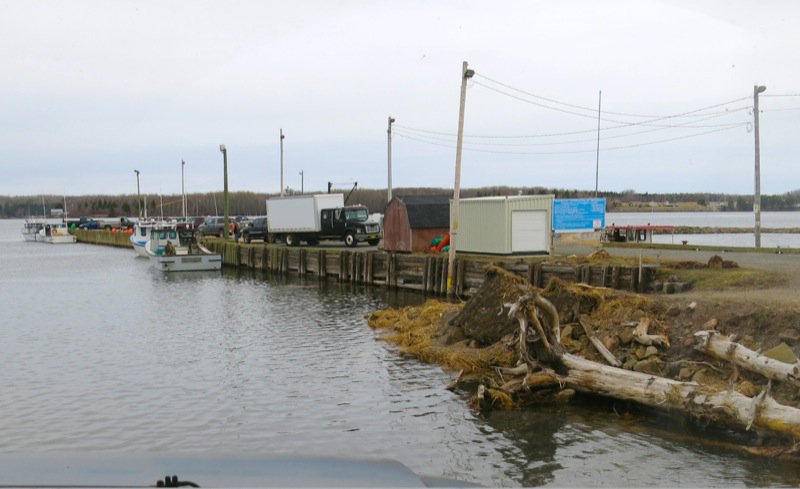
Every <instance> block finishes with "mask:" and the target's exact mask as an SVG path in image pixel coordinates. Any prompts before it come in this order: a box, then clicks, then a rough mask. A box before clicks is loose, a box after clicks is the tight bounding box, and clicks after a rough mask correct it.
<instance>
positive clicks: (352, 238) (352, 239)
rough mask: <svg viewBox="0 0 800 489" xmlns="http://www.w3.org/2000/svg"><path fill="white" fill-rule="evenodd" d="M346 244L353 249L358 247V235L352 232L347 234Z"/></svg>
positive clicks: (345, 236) (345, 237)
mask: <svg viewBox="0 0 800 489" xmlns="http://www.w3.org/2000/svg"><path fill="white" fill-rule="evenodd" d="M344 244H346V245H347V246H349V247H350V248H352V247H354V246H355V245H357V244H358V241H356V235H355V234H353V233H352V232H348V233H347V234H345V235H344Z"/></svg>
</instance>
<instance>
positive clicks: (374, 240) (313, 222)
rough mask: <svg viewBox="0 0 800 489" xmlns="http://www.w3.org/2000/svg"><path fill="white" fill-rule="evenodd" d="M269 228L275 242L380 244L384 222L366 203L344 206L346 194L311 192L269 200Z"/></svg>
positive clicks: (270, 235)
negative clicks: (375, 217) (372, 216)
mask: <svg viewBox="0 0 800 489" xmlns="http://www.w3.org/2000/svg"><path fill="white" fill-rule="evenodd" d="M267 229H268V231H269V237H270V239H271V240H272V241H273V242H283V243H286V245H287V246H296V245H298V244H300V242H301V241H305V242H306V243H308V244H310V245H316V244H318V243H319V242H320V241H323V240H335V241H344V243H345V244H346V245H347V246H351V247H352V246H356V245H358V243H360V242H362V241H366V242H367V243H369V244H370V245H372V246H374V245H377V244H378V242H380V240H381V225H380V224H379V223H377V222H374V221H371V220H370V219H369V209H367V208H366V206H363V205H350V206H345V205H344V195H343V194H309V195H295V196H291V197H274V198H271V199H267Z"/></svg>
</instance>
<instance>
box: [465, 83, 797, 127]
mask: <svg viewBox="0 0 800 489" xmlns="http://www.w3.org/2000/svg"><path fill="white" fill-rule="evenodd" d="M475 76H476V77H479V78H483V79H485V80H488V81H490V82H492V83H495V84H497V85H500V86H502V87H505V88H508V89H510V90H514V91H515V92H519V93H523V94H525V95H528V96H530V97H533V98H537V99H540V100H546V101H548V102H551V103H555V104H559V105H564V106H566V107H572V108H575V109H580V110H585V111H587V112H591V113H593V114H596V113H597V110H596V109H595V108H593V107H584V106H582V105H575V104H570V103H567V102H561V101H559V100H556V99H552V98H548V97H543V96H541V95H536V94H535V93H531V92H528V91H525V90H522V89H519V88H516V87H513V86H511V85H509V84H507V83H503V82H501V81H498V80H494V79H492V78H489V77H488V76H485V75H482V74H480V73H475ZM474 83H475V84H479V85H481V86H483V87H486V88H490V89H491V87H489V86H487V85H485V84H483V83H479V82H474ZM495 90H496V89H495ZM773 96H781V95H773ZM749 98H750V97H749V96H747V97H741V98H737V99H734V100H730V101H728V102H722V103H720V104H715V105H710V106H708V107H703V108H700V109H696V110H692V111H689V112H683V113H681V114H673V115H667V116H660V115H645V114H632V113H626V112H613V111H608V110H604V111H603V113H604V114H611V115H621V116H625V117H642V118H651V119H653V120H662V119H667V118H674V117H694V116H690V114H693V113H696V112H702V111H704V110H708V109H713V108H716V107H722V106H725V105H730V104H732V103H735V102H740V101H742V100H749ZM583 115H585V114H582V116H583ZM592 118H594V115H592Z"/></svg>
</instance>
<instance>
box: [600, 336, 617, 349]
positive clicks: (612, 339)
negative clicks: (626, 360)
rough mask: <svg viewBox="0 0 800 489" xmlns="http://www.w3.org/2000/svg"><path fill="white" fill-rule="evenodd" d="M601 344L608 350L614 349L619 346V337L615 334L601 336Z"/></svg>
mask: <svg viewBox="0 0 800 489" xmlns="http://www.w3.org/2000/svg"><path fill="white" fill-rule="evenodd" d="M603 346H605V347H606V348H608V351H614V350H616V349H617V347H618V346H619V338H617V337H616V336H606V337H605V338H603Z"/></svg>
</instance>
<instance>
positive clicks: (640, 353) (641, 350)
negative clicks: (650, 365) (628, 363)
mask: <svg viewBox="0 0 800 489" xmlns="http://www.w3.org/2000/svg"><path fill="white" fill-rule="evenodd" d="M632 353H633V356H634V357H636V359H637V360H644V359H645V357H646V356H647V348H645V347H643V346H640V347H638V348H635V349H634V350H633V352H632Z"/></svg>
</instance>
